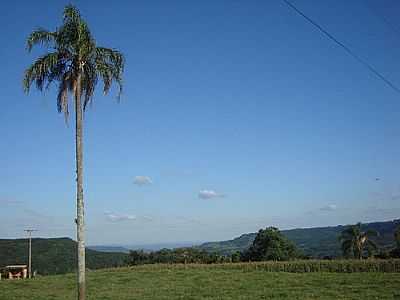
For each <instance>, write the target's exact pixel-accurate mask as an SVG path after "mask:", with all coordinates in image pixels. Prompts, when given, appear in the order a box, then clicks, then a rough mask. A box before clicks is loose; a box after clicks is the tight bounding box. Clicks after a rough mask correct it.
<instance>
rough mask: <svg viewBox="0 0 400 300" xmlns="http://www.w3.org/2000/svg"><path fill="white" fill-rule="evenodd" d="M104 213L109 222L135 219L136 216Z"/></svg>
mask: <svg viewBox="0 0 400 300" xmlns="http://www.w3.org/2000/svg"><path fill="white" fill-rule="evenodd" d="M104 215H105V216H106V218H107V220H108V221H110V222H122V221H133V220H136V219H137V218H136V216H134V215H121V214H115V213H111V212H105V213H104Z"/></svg>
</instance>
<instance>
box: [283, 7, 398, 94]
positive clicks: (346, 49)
mask: <svg viewBox="0 0 400 300" xmlns="http://www.w3.org/2000/svg"><path fill="white" fill-rule="evenodd" d="M282 1H283V2H285V3H286V4H287V5H288V6H289V7H290V8H292V9H293V10H294V11H295V12H296V13H298V14H299V15H300V16H302V17H303V18H304V19H306V20H307V21H308V22H309V23H311V24H312V25H314V26H315V27H316V28H317V29H318V30H319V31H321V32H322V33H323V34H324V35H326V36H327V37H328V38H329V39H331V40H332V41H333V42H335V43H336V44H337V45H339V46H340V47H342V48H343V49H344V50H345V51H346V52H347V53H348V54H349V55H350V56H352V57H353V58H354V59H356V60H357V61H358V62H359V63H361V64H362V65H364V67H366V68H367V69H368V70H369V71H370V72H372V73H374V74H375V75H376V76H377V77H378V78H380V79H381V80H382V81H384V82H385V83H386V84H387V85H388V86H390V87H391V88H392V89H393V90H395V91H396V92H398V93H399V94H400V89H399V88H398V87H397V86H396V85H395V84H394V83H392V82H391V81H390V80H389V79H387V78H386V77H385V76H384V75H382V74H381V73H379V72H378V71H377V70H376V69H375V68H374V67H373V66H372V65H370V64H369V63H368V62H367V61H365V60H363V59H362V58H361V57H360V56H358V55H357V54H356V53H355V52H353V51H352V50H351V49H350V48H349V47H347V46H346V45H345V44H343V43H342V42H340V41H339V40H338V39H337V38H335V37H334V36H333V35H332V34H330V33H329V32H328V31H326V30H325V29H324V28H322V26H321V25H319V24H318V23H317V22H315V21H313V20H312V19H311V18H309V17H308V16H307V15H305V14H304V13H303V12H302V11H300V10H299V9H298V8H297V7H296V6H294V5H293V4H292V3H290V2H289V1H288V0H282Z"/></svg>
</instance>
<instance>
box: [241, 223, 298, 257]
mask: <svg viewBox="0 0 400 300" xmlns="http://www.w3.org/2000/svg"><path fill="white" fill-rule="evenodd" d="M299 256H300V252H299V251H298V249H297V248H296V246H295V244H294V243H293V242H291V241H289V240H288V239H287V238H286V237H285V236H284V235H283V234H282V233H281V232H280V231H279V229H278V228H275V227H268V228H266V229H260V230H259V231H258V233H257V236H256V238H255V239H254V241H253V244H252V245H251V246H250V248H249V249H248V250H247V251H246V252H245V253H244V255H243V257H242V259H243V260H251V261H264V260H275V261H278V260H279V261H281V260H291V259H295V258H297V257H299Z"/></svg>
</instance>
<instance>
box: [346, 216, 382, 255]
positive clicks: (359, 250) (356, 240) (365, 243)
mask: <svg viewBox="0 0 400 300" xmlns="http://www.w3.org/2000/svg"><path fill="white" fill-rule="evenodd" d="M377 235H378V233H377V232H376V231H375V230H372V229H369V230H367V231H365V232H363V231H362V230H361V223H357V224H356V225H352V226H349V227H348V228H346V229H345V230H343V231H342V233H341V235H340V237H339V240H340V242H341V243H342V251H343V254H344V256H349V255H351V254H352V255H353V256H354V258H357V259H361V258H362V255H363V252H364V250H367V251H368V253H369V252H370V251H371V250H375V249H377V246H376V244H375V243H374V242H373V241H372V240H371V239H370V238H371V237H372V236H377Z"/></svg>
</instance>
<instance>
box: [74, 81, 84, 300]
mask: <svg viewBox="0 0 400 300" xmlns="http://www.w3.org/2000/svg"><path fill="white" fill-rule="evenodd" d="M75 114H76V116H75V126H76V134H75V147H76V148H75V150H76V153H75V154H76V215H77V218H76V226H77V241H78V300H85V289H86V284H85V222H84V203H83V145H82V132H83V122H82V105H81V75H80V74H79V75H78V78H77V83H76V90H75Z"/></svg>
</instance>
